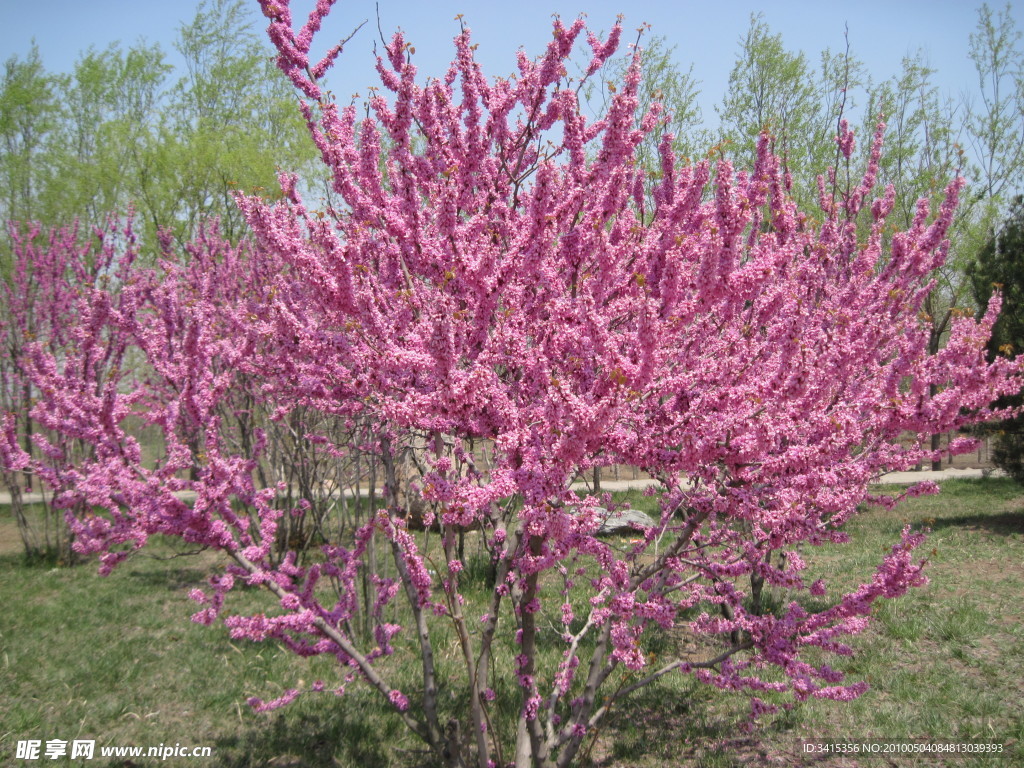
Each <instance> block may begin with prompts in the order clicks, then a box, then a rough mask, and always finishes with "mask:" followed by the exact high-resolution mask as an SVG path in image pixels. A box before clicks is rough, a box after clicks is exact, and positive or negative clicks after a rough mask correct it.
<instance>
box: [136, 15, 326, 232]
mask: <svg viewBox="0 0 1024 768" xmlns="http://www.w3.org/2000/svg"><path fill="white" fill-rule="evenodd" d="M176 47H177V49H178V51H179V52H180V53H181V54H182V56H183V57H184V58H185V67H186V73H185V74H184V75H183V76H182V77H181V78H180V79H179V80H178V82H177V83H176V84H175V86H174V88H173V89H172V90H171V92H170V93H169V94H168V99H167V103H166V105H165V106H164V109H163V112H162V117H163V120H162V128H161V130H160V132H159V133H158V134H156V135H155V136H154V137H153V143H152V145H151V146H150V147H149V148H148V150H146V151H145V152H144V154H143V156H142V157H140V159H139V166H138V175H137V177H136V183H137V186H138V189H139V205H140V209H141V212H142V213H143V215H144V217H145V218H146V219H147V220H148V221H149V222H150V224H151V226H152V227H153V228H154V229H159V228H161V227H167V228H169V229H171V230H172V231H173V232H174V234H175V236H176V237H178V238H179V240H180V241H182V242H184V241H187V240H189V239H191V238H192V237H194V236H195V234H196V233H197V231H198V227H199V225H200V223H201V222H204V221H207V220H210V219H212V218H214V217H216V218H218V219H219V220H220V230H221V232H222V233H223V234H224V235H226V236H227V237H229V238H230V239H233V240H237V239H238V238H240V237H241V236H242V234H243V230H244V224H243V222H242V220H241V217H240V214H239V213H238V209H237V207H236V206H235V204H234V198H233V196H234V192H235V190H243V191H252V190H254V189H259V190H262V189H270V188H272V187H273V186H274V185H275V184H276V177H277V170H278V168H279V167H282V168H284V169H286V170H288V171H290V172H298V171H306V170H308V169H309V166H310V164H311V161H312V160H313V158H314V148H313V146H312V144H311V143H310V141H309V137H308V135H307V133H306V129H305V126H304V124H303V123H302V120H301V118H300V116H299V115H298V114H297V112H296V110H295V105H294V98H293V96H292V95H291V92H290V86H289V84H288V82H287V80H286V79H285V78H284V77H283V76H282V75H281V72H280V71H279V70H277V69H276V68H275V67H274V65H273V60H272V58H271V56H270V55H269V51H268V50H267V46H266V41H265V40H264V39H263V38H262V37H261V36H259V35H257V33H256V31H255V30H254V29H253V28H252V25H251V23H250V22H249V20H248V17H247V15H246V13H245V10H244V3H243V2H242V0H210V2H203V3H201V4H200V5H199V8H198V9H197V11H196V15H195V18H194V19H193V20H192V21H191V22H190V23H188V24H186V25H183V26H182V27H181V29H180V31H179V36H178V41H177V43H176Z"/></svg>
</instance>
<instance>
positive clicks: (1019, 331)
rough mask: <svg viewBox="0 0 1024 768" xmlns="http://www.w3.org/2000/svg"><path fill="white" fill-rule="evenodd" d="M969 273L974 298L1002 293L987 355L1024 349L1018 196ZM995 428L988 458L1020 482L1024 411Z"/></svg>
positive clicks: (1023, 239) (1017, 400)
mask: <svg viewBox="0 0 1024 768" xmlns="http://www.w3.org/2000/svg"><path fill="white" fill-rule="evenodd" d="M968 276H969V277H970V281H971V287H972V289H973V292H974V299H975V301H977V302H978V304H979V305H980V304H984V303H986V302H988V300H989V299H990V298H991V296H992V294H993V292H994V291H995V290H997V289H998V290H999V291H1000V293H1002V296H1003V311H1002V312H1001V313H1000V315H999V320H998V321H996V324H995V326H994V327H993V329H992V338H991V339H990V340H989V343H988V350H989V355H990V356H991V357H992V358H995V357H997V356H1000V355H1001V356H1009V357H1016V356H1018V355H1020V353H1021V351H1022V350H1024V198H1021V197H1018V198H1017V199H1016V201H1015V202H1014V206H1013V208H1012V209H1011V212H1010V216H1009V218H1007V220H1006V221H1004V222H1003V224H1002V226H1000V227H999V229H998V230H997V231H996V232H995V233H994V234H993V235H992V237H991V239H990V240H989V241H988V243H986V245H985V247H984V248H982V249H981V251H979V252H978V255H977V259H976V261H975V262H973V263H972V264H970V265H969V268H968ZM999 404H1000V405H1001V406H1002V407H1013V408H1020V407H1021V406H1022V405H1024V397H1022V395H1021V394H1019V393H1016V394H1014V395H1012V396H1008V397H1004V398H1003V399H1002V400H1001V401H1000V403H999ZM986 429H987V430H989V431H994V432H995V434H996V444H995V449H994V450H993V452H992V459H993V461H994V462H995V463H996V465H997V466H999V467H1001V468H1002V469H1004V470H1005V471H1006V472H1007V473H1009V474H1010V475H1011V476H1012V477H1013V478H1014V479H1015V480H1017V482H1019V483H1024V415H1017V416H1014V417H1012V418H1009V419H1004V420H1003V421H1000V422H998V423H996V424H994V425H990V426H989V427H987V428H986Z"/></svg>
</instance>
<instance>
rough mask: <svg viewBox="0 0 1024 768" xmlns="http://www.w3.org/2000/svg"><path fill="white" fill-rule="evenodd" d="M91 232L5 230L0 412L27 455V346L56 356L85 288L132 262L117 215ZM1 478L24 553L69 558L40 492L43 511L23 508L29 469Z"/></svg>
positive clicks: (104, 283) (1, 471)
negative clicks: (7, 249)
mask: <svg viewBox="0 0 1024 768" xmlns="http://www.w3.org/2000/svg"><path fill="white" fill-rule="evenodd" d="M90 235H91V237H84V238H83V237H81V236H80V233H79V230H78V228H77V227H72V228H66V229H54V230H51V231H50V232H48V233H43V232H42V230H41V228H40V226H39V225H38V224H29V225H26V226H25V227H18V226H17V225H16V224H15V223H13V222H12V223H11V224H10V226H9V229H8V237H9V242H10V246H11V257H12V258H11V265H10V271H9V272H8V273H7V274H5V275H2V276H0V414H5V415H6V422H5V424H6V428H7V430H8V439H9V440H11V441H14V442H20V443H21V445H22V449H23V450H24V451H26V452H29V453H30V452H32V450H33V444H34V442H35V431H36V425H35V424H34V422H33V419H32V417H31V415H30V411H31V408H32V404H33V403H34V402H35V400H36V397H37V395H38V391H37V390H36V389H35V387H34V386H33V383H32V377H31V376H30V375H29V373H28V367H29V366H28V361H27V355H28V352H29V349H30V344H36V345H37V346H38V347H40V348H42V349H45V350H46V351H47V352H48V353H49V354H50V355H51V356H55V357H56V356H60V355H61V352H62V350H63V349H65V348H66V347H67V346H69V345H70V344H72V343H74V340H75V334H74V332H73V329H75V328H76V327H78V326H79V323H80V320H81V318H80V317H79V315H78V312H79V310H80V309H81V305H80V301H79V300H80V298H81V296H82V292H83V290H86V289H87V288H90V287H91V288H102V289H104V290H109V289H111V288H112V287H113V286H111V285H110V281H111V280H112V279H115V275H116V273H117V271H118V269H126V268H130V264H131V261H133V260H134V250H133V248H131V247H128V248H127V249H125V247H124V246H125V245H126V244H127V243H131V242H132V241H133V235H132V233H131V230H130V229H128V230H127V231H121V230H120V228H119V225H118V222H117V220H116V218H109V219H108V220H107V222H106V223H105V225H104V226H103V227H96V228H95V229H94V230H92V232H91V233H90ZM55 439H57V440H58V441H61V440H62V438H61V437H59V436H57V437H56V438H55ZM82 447H83V446H78V445H74V444H72V443H64V444H63V449H62V454H63V455H65V456H69V457H70V456H71V455H72V454H74V453H75V452H76V451H77V450H80V449H82ZM0 480H2V483H3V487H4V488H5V490H6V491H7V492H8V494H9V495H10V498H11V511H12V515H13V517H14V519H15V521H16V523H17V526H18V532H19V534H20V536H21V539H22V544H23V546H24V550H25V555H26V556H27V557H28V558H30V559H32V558H36V557H40V556H55V557H57V558H58V560H60V561H63V562H69V561H70V560H71V559H72V558H73V552H72V550H71V541H70V539H69V538H68V535H67V534H68V531H67V528H66V526H65V525H64V520H63V516H62V515H60V514H59V513H56V514H55V513H54V511H53V510H52V509H51V508H50V505H49V504H47V503H46V499H45V497H44V498H43V501H42V507H43V510H44V511H43V514H42V516H41V517H39V516H34V515H30V514H27V512H26V507H25V504H24V497H23V495H22V491H23V489H24V488H25V487H26V486H27V487H28V488H29V489H30V490H31V488H32V485H31V481H32V477H31V475H30V474H28V475H24V474H23V473H22V472H20V471H17V470H15V469H13V468H12V467H11V466H8V465H7V464H5V463H3V462H0Z"/></svg>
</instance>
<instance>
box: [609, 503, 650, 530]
mask: <svg viewBox="0 0 1024 768" xmlns="http://www.w3.org/2000/svg"><path fill="white" fill-rule="evenodd" d="M597 514H598V515H599V516H600V517H601V518H602V519H603V521H604V522H602V523H601V527H600V528H598V530H597V535H598V536H612V535H615V534H620V533H637V532H638V531H637V526H640V527H644V528H649V527H651V526H653V525H655V521H654V519H653V518H652V517H651V516H650V515H648V514H647V513H646V512H641V511H640V510H639V509H619V510H616V511H615V512H609V511H608V510H607V509H604V508H603V507H598V508H597Z"/></svg>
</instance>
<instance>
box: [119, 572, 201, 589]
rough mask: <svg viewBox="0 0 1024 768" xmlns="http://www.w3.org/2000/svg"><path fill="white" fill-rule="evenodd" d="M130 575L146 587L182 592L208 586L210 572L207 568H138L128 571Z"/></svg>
mask: <svg viewBox="0 0 1024 768" xmlns="http://www.w3.org/2000/svg"><path fill="white" fill-rule="evenodd" d="M128 575H129V576H130V577H131V578H132V580H133V581H136V582H137V583H138V584H140V585H144V586H146V587H153V588H155V589H167V590H171V591H180V590H182V589H184V588H186V587H203V586H206V585H207V580H208V578H209V575H210V571H209V569H207V568H196V567H180V568H166V567H165V568H162V569H160V570H142V569H138V568H136V569H132V570H130V571H128Z"/></svg>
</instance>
